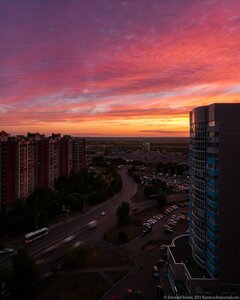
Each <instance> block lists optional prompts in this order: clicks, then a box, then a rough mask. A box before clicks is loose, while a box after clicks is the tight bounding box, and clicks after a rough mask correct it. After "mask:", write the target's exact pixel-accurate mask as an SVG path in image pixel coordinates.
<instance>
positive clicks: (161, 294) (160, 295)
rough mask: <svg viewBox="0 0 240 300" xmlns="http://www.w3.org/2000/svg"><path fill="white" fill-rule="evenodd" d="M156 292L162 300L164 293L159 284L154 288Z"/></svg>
mask: <svg viewBox="0 0 240 300" xmlns="http://www.w3.org/2000/svg"><path fill="white" fill-rule="evenodd" d="M156 290H157V296H158V298H159V299H163V298H164V293H163V289H162V286H161V285H160V284H158V285H157V286H156Z"/></svg>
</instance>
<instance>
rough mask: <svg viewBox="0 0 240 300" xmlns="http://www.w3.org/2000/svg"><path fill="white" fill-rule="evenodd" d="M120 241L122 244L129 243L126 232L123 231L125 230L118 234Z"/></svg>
mask: <svg viewBox="0 0 240 300" xmlns="http://www.w3.org/2000/svg"><path fill="white" fill-rule="evenodd" d="M118 240H119V242H121V243H127V242H128V236H127V234H126V233H125V231H123V230H120V231H119V233H118Z"/></svg>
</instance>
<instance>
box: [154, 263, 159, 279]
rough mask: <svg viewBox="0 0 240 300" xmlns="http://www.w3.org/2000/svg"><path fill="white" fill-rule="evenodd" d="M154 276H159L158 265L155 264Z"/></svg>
mask: <svg viewBox="0 0 240 300" xmlns="http://www.w3.org/2000/svg"><path fill="white" fill-rule="evenodd" d="M153 277H154V278H159V270H158V267H157V266H153Z"/></svg>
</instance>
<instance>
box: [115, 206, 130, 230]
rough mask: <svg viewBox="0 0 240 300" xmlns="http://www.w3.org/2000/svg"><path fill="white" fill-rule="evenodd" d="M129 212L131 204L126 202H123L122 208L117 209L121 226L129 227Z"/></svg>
mask: <svg viewBox="0 0 240 300" xmlns="http://www.w3.org/2000/svg"><path fill="white" fill-rule="evenodd" d="M129 210H130V206H129V203H128V202H124V201H123V202H121V204H120V206H119V207H118V208H117V220H118V225H119V226H123V225H127V224H128V223H129V221H130V218H129Z"/></svg>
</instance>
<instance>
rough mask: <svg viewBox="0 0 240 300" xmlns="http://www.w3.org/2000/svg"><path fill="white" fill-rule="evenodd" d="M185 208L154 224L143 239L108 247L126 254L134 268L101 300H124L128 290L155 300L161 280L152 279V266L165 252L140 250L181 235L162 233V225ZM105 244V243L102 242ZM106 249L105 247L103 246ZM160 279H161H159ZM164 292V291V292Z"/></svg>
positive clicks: (144, 297) (139, 237)
mask: <svg viewBox="0 0 240 300" xmlns="http://www.w3.org/2000/svg"><path fill="white" fill-rule="evenodd" d="M186 210H187V208H186V207H185V208H178V209H176V210H174V211H172V212H171V213H169V214H168V215H167V216H165V217H164V218H163V219H162V220H161V221H160V222H158V223H156V224H154V225H153V227H152V231H151V232H150V233H148V234H147V235H145V236H144V237H141V236H138V237H137V238H135V239H134V240H133V241H131V242H130V243H128V244H125V245H122V246H115V245H108V248H109V249H110V250H116V249H117V250H118V251H119V252H120V251H121V253H122V254H124V253H125V254H126V255H128V256H130V257H131V258H133V259H134V260H135V263H136V266H135V268H133V270H132V271H131V272H130V273H129V274H128V276H127V277H126V278H124V279H123V280H122V281H120V282H119V283H118V284H117V285H115V286H114V287H113V288H112V289H111V290H110V291H109V292H108V293H106V294H105V295H104V296H103V297H102V298H101V300H109V299H111V297H112V296H113V295H116V296H117V297H118V299H120V300H125V295H126V291H127V289H128V288H130V289H132V290H134V291H137V290H141V291H142V293H143V299H144V300H148V299H151V300H155V299H159V298H158V297H157V291H156V285H157V284H161V281H162V280H158V279H155V278H154V277H153V266H154V265H156V262H157V261H158V259H160V258H161V257H162V256H163V255H164V254H166V252H165V253H164V251H160V250H159V249H158V248H157V249H155V250H153V251H151V252H149V253H144V252H142V250H141V248H142V246H143V245H144V244H146V243H147V242H148V241H150V240H158V239H174V238H175V237H177V236H179V235H181V234H183V232H182V233H179V232H175V233H174V234H171V235H169V234H166V233H164V229H163V225H164V224H165V223H166V222H167V220H168V219H169V218H171V216H172V215H173V214H178V213H180V212H182V211H185V212H186ZM103 243H105V244H106V242H103ZM105 247H106V245H105ZM160 279H161V278H160ZM165 292H166V291H165ZM166 294H167V295H171V293H170V290H167V293H166Z"/></svg>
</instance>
